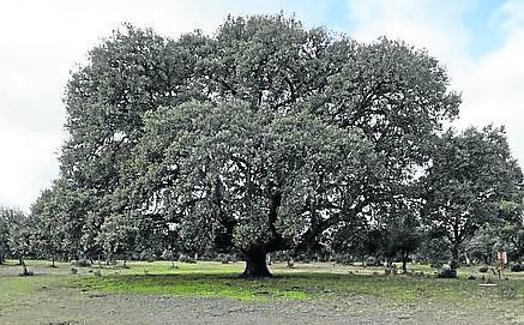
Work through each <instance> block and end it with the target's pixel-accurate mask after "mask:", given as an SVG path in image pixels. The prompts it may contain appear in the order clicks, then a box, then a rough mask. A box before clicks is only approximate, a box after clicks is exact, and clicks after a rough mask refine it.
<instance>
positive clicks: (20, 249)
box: [0, 208, 34, 276]
mask: <svg viewBox="0 0 524 325" xmlns="http://www.w3.org/2000/svg"><path fill="white" fill-rule="evenodd" d="M0 215H2V216H3V219H4V220H6V222H7V225H8V234H9V235H8V245H9V251H10V253H11V254H12V256H13V257H16V258H17V259H18V262H19V264H20V265H21V266H22V273H21V275H24V276H25V275H32V274H31V273H30V272H29V271H28V270H27V266H26V264H25V258H26V256H27V255H29V254H30V253H31V252H32V247H33V246H34V245H33V243H32V242H31V240H32V237H31V235H32V228H31V226H32V223H31V220H30V219H29V218H28V217H26V216H25V215H24V213H23V212H22V211H20V210H16V209H7V208H2V209H0Z"/></svg>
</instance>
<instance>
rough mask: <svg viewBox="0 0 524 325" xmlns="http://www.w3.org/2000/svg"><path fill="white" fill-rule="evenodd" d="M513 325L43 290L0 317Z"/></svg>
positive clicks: (338, 307)
mask: <svg viewBox="0 0 524 325" xmlns="http://www.w3.org/2000/svg"><path fill="white" fill-rule="evenodd" d="M506 323H507V324H512V323H513V324H515V323H519V322H518V320H513V321H505V320H504V319H494V318H493V317H492V316H491V315H488V314H485V315H483V314H478V313H476V314H472V313H465V312H464V313H463V312H460V311H458V312H457V311H453V310H440V309H439V310H431V309H429V308H428V309H426V308H421V307H415V306H400V307H396V308H392V307H390V306H385V305H383V304H381V303H379V302H377V301H374V300H373V299H372V298H369V297H363V296H351V297H344V298H341V297H336V298H334V299H328V300H324V299H323V300H312V301H284V302H278V303H252V302H239V301H233V300H230V299H217V298H188V297H161V296H152V295H145V296H143V295H97V294H89V293H87V292H82V291H80V290H72V289H64V288H59V289H53V288H44V289H42V293H39V294H36V295H34V296H33V297H32V299H31V300H30V301H27V302H26V303H23V304H20V305H18V306H16V307H15V308H12V309H10V310H9V311H3V312H2V314H1V315H0V324H48V325H51V324H53V325H57V324H64V325H65V324H506Z"/></svg>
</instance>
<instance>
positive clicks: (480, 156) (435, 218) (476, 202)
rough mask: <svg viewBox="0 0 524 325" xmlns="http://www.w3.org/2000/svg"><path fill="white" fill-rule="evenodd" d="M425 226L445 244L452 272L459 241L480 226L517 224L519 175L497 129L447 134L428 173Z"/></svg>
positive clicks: (456, 265) (504, 138) (465, 238)
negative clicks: (439, 235) (440, 235)
mask: <svg viewBox="0 0 524 325" xmlns="http://www.w3.org/2000/svg"><path fill="white" fill-rule="evenodd" d="M426 181H427V205H426V208H425V209H426V215H425V221H426V222H427V223H428V224H429V225H430V227H432V228H434V229H439V230H441V231H442V233H443V234H444V235H445V236H446V239H447V241H448V242H449V245H450V246H449V249H450V253H451V263H450V267H451V269H452V271H455V272H456V269H457V267H458V265H459V253H460V251H461V248H462V245H463V244H464V243H465V241H467V240H469V239H470V238H471V237H472V236H473V235H474V234H475V232H476V231H477V230H478V229H479V228H480V227H481V226H482V225H484V224H485V223H488V224H493V225H497V224H502V223H504V222H513V223H514V222H516V221H520V220H521V212H520V211H519V208H518V206H519V204H520V202H521V201H522V172H521V170H520V168H519V167H518V165H517V163H516V161H515V160H514V159H513V158H512V157H511V153H510V150H509V147H508V144H507V141H506V136H505V133H504V129H503V128H494V127H491V126H489V127H486V128H484V129H482V130H477V129H474V128H469V129H467V130H465V131H464V132H462V133H459V134H457V133H456V132H454V131H453V130H449V131H447V132H446V133H445V134H444V135H443V136H442V139H441V140H440V141H439V143H438V145H437V147H436V150H435V151H434V155H433V159H432V165H431V167H430V168H429V170H428V175H427V178H426Z"/></svg>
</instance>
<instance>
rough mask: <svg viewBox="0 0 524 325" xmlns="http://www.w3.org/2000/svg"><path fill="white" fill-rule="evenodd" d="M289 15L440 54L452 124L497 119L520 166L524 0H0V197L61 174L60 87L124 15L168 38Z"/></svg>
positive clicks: (18, 195) (36, 187)
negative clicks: (454, 102) (456, 112)
mask: <svg viewBox="0 0 524 325" xmlns="http://www.w3.org/2000/svg"><path fill="white" fill-rule="evenodd" d="M280 11H283V12H284V14H289V15H291V14H295V15H296V16H297V17H298V18H299V19H301V20H302V21H303V22H304V24H305V25H306V26H308V27H314V26H319V25H322V26H325V27H327V28H329V29H332V30H335V31H339V32H345V33H348V34H349V35H351V36H352V37H353V38H355V39H357V40H359V41H363V42H371V41H373V40H375V39H376V38H377V37H379V36H387V37H389V38H393V39H402V40H405V41H407V42H408V43H411V44H413V45H415V46H417V47H419V48H426V49H427V50H428V52H429V53H430V54H431V55H433V56H435V57H436V58H438V59H439V61H440V62H442V63H443V64H444V65H445V66H446V67H447V69H448V73H449V76H450V78H451V88H452V89H454V90H457V91H460V92H461V93H462V99H463V104H462V106H461V109H460V118H459V119H458V120H457V121H456V122H454V126H455V127H457V128H459V129H460V128H465V127H467V126H471V125H473V126H479V127H481V126H483V125H486V124H489V123H493V124H495V125H505V126H506V130H507V134H508V139H509V143H510V147H511V149H512V150H513V154H514V157H515V158H517V159H518V160H519V161H520V162H521V165H524V123H523V122H524V100H523V99H522V97H521V96H522V95H524V0H462V1H456V0H326V1H314V0H292V1H283V0H261V1H259V0H257V1H242V0H229V1H228V0H191V1H186V0H170V1H169V0H148V1H137V0H91V1H72V0H47V1H39V0H32V1H30V0H17V1H15V0H7V1H2V4H1V6H0V206H9V207H18V208H21V209H23V210H26V211H27V210H28V209H29V207H30V205H31V204H32V202H34V200H35V199H36V197H37V196H38V194H39V193H40V191H41V190H43V189H44V188H46V187H49V186H50V185H51V182H52V180H53V179H54V178H56V177H57V175H58V162H57V156H58V152H59V148H60V145H61V144H62V143H63V141H64V139H65V138H66V133H65V131H64V128H63V124H64V121H65V108H64V105H63V103H62V98H63V92H64V87H65V85H66V82H67V80H68V78H69V75H70V71H71V70H72V69H74V68H75V67H77V66H78V65H82V64H84V63H85V62H86V59H87V52H88V51H89V49H91V48H92V47H93V46H95V45H96V44H98V43H99V42H100V40H101V39H102V38H103V37H107V36H109V35H110V34H111V32H112V30H114V29H117V28H119V26H121V25H122V23H124V22H130V23H132V24H134V25H136V26H139V27H151V28H153V29H154V30H155V31H156V32H158V33H160V34H162V35H165V36H169V37H172V38H176V37H177V36H178V35H180V34H181V33H185V32H190V31H192V30H194V29H197V28H198V29H201V30H203V31H204V32H206V33H213V31H214V30H215V29H216V27H217V26H218V25H219V24H220V23H221V22H222V21H223V20H224V18H225V17H226V16H227V15H228V14H232V15H249V14H261V13H278V12H280Z"/></svg>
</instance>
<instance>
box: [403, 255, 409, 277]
mask: <svg viewBox="0 0 524 325" xmlns="http://www.w3.org/2000/svg"><path fill="white" fill-rule="evenodd" d="M408 257H409V254H406V253H402V272H404V274H406V273H408V268H407V267H406V265H407V264H408Z"/></svg>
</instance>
